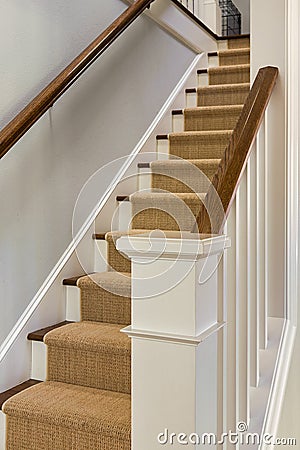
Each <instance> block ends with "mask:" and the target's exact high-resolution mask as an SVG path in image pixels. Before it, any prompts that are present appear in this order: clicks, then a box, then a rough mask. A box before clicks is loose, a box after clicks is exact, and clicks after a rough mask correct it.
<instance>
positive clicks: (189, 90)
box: [185, 88, 197, 94]
mask: <svg viewBox="0 0 300 450" xmlns="http://www.w3.org/2000/svg"><path fill="white" fill-rule="evenodd" d="M196 92H197V88H186V90H185V93H186V94H195V93H196Z"/></svg>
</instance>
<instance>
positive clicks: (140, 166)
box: [137, 163, 150, 169]
mask: <svg viewBox="0 0 300 450" xmlns="http://www.w3.org/2000/svg"><path fill="white" fill-rule="evenodd" d="M137 166H138V169H150V163H138V165H137Z"/></svg>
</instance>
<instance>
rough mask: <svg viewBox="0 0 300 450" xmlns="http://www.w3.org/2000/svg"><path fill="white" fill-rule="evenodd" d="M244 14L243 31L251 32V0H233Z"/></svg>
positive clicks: (244, 32)
mask: <svg viewBox="0 0 300 450" xmlns="http://www.w3.org/2000/svg"><path fill="white" fill-rule="evenodd" d="M233 3H234V4H235V6H236V7H237V8H238V9H239V10H240V12H241V14H242V33H243V34H246V33H250V0H233Z"/></svg>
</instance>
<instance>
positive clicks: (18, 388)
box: [0, 379, 41, 409]
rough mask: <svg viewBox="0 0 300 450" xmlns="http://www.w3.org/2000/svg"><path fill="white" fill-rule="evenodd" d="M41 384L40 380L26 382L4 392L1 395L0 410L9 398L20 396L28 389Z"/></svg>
mask: <svg viewBox="0 0 300 450" xmlns="http://www.w3.org/2000/svg"><path fill="white" fill-rule="evenodd" d="M39 383H41V381H39V380H32V379H30V380H27V381H24V382H23V383H21V384H18V385H17V386H14V387H12V388H10V389H8V390H7V391H4V392H2V393H1V394H0V409H2V405H3V404H4V403H5V402H6V400H8V399H9V398H11V397H13V396H14V395H16V394H18V393H19V392H22V391H24V390H25V389H28V388H29V387H31V386H34V385H36V384H39Z"/></svg>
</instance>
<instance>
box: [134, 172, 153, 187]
mask: <svg viewBox="0 0 300 450" xmlns="http://www.w3.org/2000/svg"><path fill="white" fill-rule="evenodd" d="M150 188H151V169H150V168H149V167H148V168H139V174H138V186H137V190H138V191H142V190H144V189H145V190H148V189H150Z"/></svg>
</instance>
